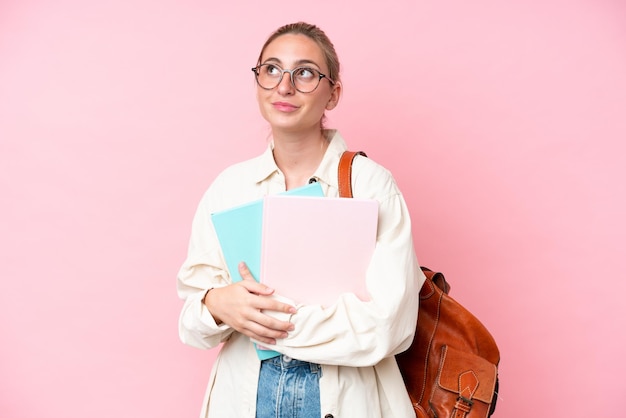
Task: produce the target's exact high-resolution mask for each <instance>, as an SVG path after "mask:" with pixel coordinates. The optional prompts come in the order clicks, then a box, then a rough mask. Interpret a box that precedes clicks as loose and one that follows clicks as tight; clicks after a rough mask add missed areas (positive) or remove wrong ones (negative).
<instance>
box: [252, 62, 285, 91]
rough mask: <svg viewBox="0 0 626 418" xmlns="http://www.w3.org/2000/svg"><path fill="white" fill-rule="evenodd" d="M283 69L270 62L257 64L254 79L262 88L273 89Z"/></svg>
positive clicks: (278, 81)
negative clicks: (257, 67)
mask: <svg viewBox="0 0 626 418" xmlns="http://www.w3.org/2000/svg"><path fill="white" fill-rule="evenodd" d="M282 75H283V70H282V69H280V68H279V67H277V66H276V65H272V64H263V65H259V69H258V71H257V76H256V80H257V82H258V83H259V86H261V87H263V88H264V89H268V90H269V89H273V88H274V87H276V86H277V85H278V84H279V83H280V80H281V78H282Z"/></svg>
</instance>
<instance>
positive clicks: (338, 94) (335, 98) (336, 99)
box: [326, 81, 343, 110]
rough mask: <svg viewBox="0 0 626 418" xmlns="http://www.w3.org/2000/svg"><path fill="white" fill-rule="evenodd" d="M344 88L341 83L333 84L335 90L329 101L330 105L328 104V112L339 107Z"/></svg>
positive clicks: (331, 93)
mask: <svg viewBox="0 0 626 418" xmlns="http://www.w3.org/2000/svg"><path fill="white" fill-rule="evenodd" d="M342 87H343V86H342V85H341V82H340V81H337V82H336V83H335V84H333V90H332V91H331V92H330V99H328V103H326V110H333V109H334V108H335V107H336V106H337V104H338V103H339V98H340V97H341V89H342Z"/></svg>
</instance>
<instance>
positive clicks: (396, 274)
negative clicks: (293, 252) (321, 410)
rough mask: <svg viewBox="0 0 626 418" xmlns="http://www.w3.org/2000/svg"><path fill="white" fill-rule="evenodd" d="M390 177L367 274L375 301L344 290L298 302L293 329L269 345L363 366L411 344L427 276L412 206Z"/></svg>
mask: <svg viewBox="0 0 626 418" xmlns="http://www.w3.org/2000/svg"><path fill="white" fill-rule="evenodd" d="M389 176H390V175H389ZM389 182H390V183H391V186H390V187H388V188H387V190H388V191H389V193H388V194H387V196H386V198H384V199H382V200H380V201H379V203H380V206H379V230H378V236H377V242H376V248H375V250H374V255H373V257H372V260H371V262H370V266H369V268H368V271H367V275H366V283H367V289H368V291H369V293H370V297H371V300H370V301H367V302H364V301H361V300H359V299H358V298H357V297H356V296H355V295H353V294H344V295H342V296H341V297H340V298H339V299H338V300H337V302H336V303H335V304H334V305H332V306H330V307H327V308H322V307H321V306H317V305H302V306H299V307H298V312H297V313H296V314H293V315H292V316H291V318H290V320H291V322H292V323H293V324H294V325H295V330H294V331H292V332H290V334H289V336H288V337H287V338H285V339H281V340H278V341H277V343H276V345H275V346H268V348H273V349H275V350H276V351H279V352H281V353H283V354H286V355H289V356H291V357H293V358H297V359H300V360H305V361H311V362H316V363H321V364H333V365H342V366H354V367H363V366H370V365H374V364H377V363H378V362H379V361H380V360H382V359H383V358H385V357H389V356H392V355H395V354H397V353H400V352H402V351H404V350H406V349H407V348H408V347H409V346H410V344H411V342H412V341H413V336H414V333H415V326H416V323H417V310H418V304H419V297H418V292H419V289H420V287H421V285H422V283H423V282H424V275H423V273H422V271H421V269H420V267H419V265H418V262H417V258H416V256H415V251H414V247H413V239H412V233H411V221H410V216H409V212H408V209H407V207H406V204H405V202H404V199H403V198H402V195H401V194H400V192H399V191H398V190H397V188H396V187H395V183H394V182H393V180H392V179H391V178H389ZM355 194H356V193H355ZM284 296H288V295H284ZM278 316H280V314H278Z"/></svg>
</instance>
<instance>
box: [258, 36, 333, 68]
mask: <svg viewBox="0 0 626 418" xmlns="http://www.w3.org/2000/svg"><path fill="white" fill-rule="evenodd" d="M261 61H262V62H267V61H274V62H277V63H279V64H282V65H287V66H290V65H302V64H315V65H317V66H318V67H320V68H323V67H325V60H324V52H323V51H322V49H321V48H320V46H319V45H318V44H317V42H315V41H314V40H313V39H311V38H309V37H308V36H306V35H301V34H285V35H281V36H279V37H278V38H276V39H274V40H273V41H272V42H270V43H269V45H267V47H266V48H265V51H263V56H262V57H261Z"/></svg>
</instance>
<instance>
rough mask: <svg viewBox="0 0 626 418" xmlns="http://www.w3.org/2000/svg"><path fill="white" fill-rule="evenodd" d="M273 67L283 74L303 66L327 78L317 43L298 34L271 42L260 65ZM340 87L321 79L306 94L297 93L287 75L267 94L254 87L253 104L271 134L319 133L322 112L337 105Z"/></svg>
mask: <svg viewBox="0 0 626 418" xmlns="http://www.w3.org/2000/svg"><path fill="white" fill-rule="evenodd" d="M266 63H268V64H274V65H277V66H279V67H280V68H282V69H285V70H293V69H294V68H297V67H301V66H306V67H310V68H314V69H316V70H318V71H319V72H320V73H322V74H328V67H327V66H326V60H325V59H324V53H323V52H322V49H321V48H320V47H319V46H318V45H317V43H316V42H315V41H314V40H312V39H310V38H309V37H307V36H305V35H301V34H285V35H281V36H279V37H278V38H276V39H274V40H273V41H272V42H271V43H270V44H269V45H268V46H267V47H266V48H265V51H264V52H263V56H262V57H261V64H266ZM340 92H341V84H340V83H338V82H337V83H335V84H334V85H333V84H331V83H330V82H329V81H328V80H325V79H321V80H320V84H319V86H318V87H317V88H316V89H315V90H314V91H312V92H310V93H301V92H299V91H298V90H296V89H295V88H294V86H293V85H292V84H291V79H290V76H289V74H288V73H285V74H283V78H282V80H281V82H280V83H279V84H278V86H276V87H275V88H273V89H271V90H265V89H263V88H261V87H260V86H258V85H257V100H258V102H259V109H260V110H261V114H262V115H263V117H264V118H265V120H267V121H268V122H269V124H270V125H271V126H272V130H273V131H275V132H276V131H283V132H290V133H297V132H305V131H307V130H310V129H318V130H319V129H321V120H322V116H323V115H324V111H326V110H331V109H333V108H334V107H335V106H336V105H337V102H338V101H339V96H340Z"/></svg>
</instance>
